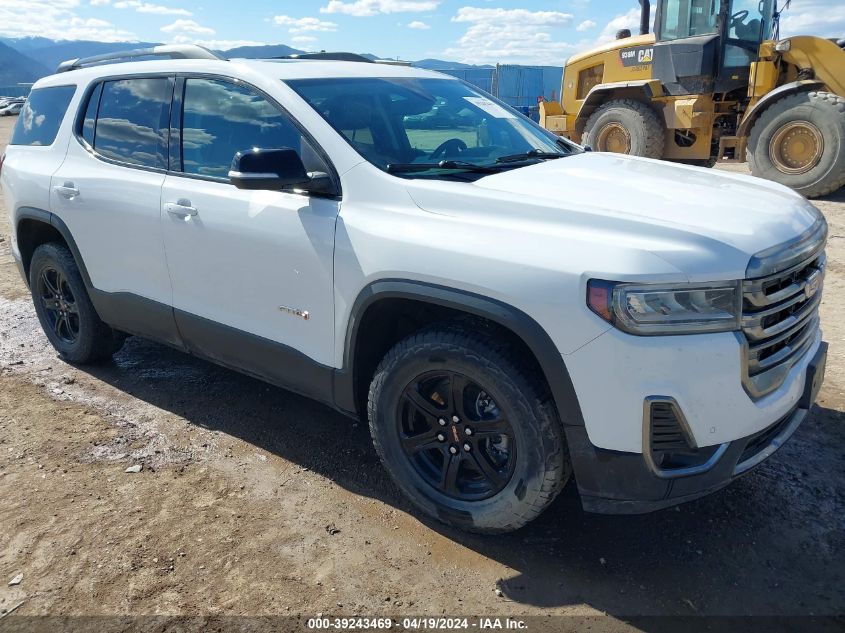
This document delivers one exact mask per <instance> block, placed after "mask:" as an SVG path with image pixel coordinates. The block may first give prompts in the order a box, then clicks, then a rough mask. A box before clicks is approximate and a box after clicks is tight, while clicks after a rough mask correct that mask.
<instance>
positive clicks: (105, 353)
mask: <svg viewBox="0 0 845 633" xmlns="http://www.w3.org/2000/svg"><path fill="white" fill-rule="evenodd" d="M29 287H30V290H31V292H32V301H33V303H34V305H35V312H36V314H37V315H38V320H39V322H40V323H41V328H42V329H43V330H44V333H45V334H46V335H47V339H48V340H49V341H50V343H51V344H52V345H53V347H54V348H55V349H56V351H57V352H58V353H59V356H61V357H62V358H63V359H64V360H66V361H67V362H69V363H73V364H79V365H84V364H87V363H93V362H97V361H101V360H105V359H107V358H110V357H111V355H112V354H114V353H115V352H117V351H118V350H119V349H120V348H121V347H122V345H123V341H124V340H125V339H126V336H125V335H124V334H123V333H121V332H117V331H115V330H112V328H110V327H109V326H108V325H106V324H105V323H103V322H102V321H101V320H100V317H99V316H98V315H97V311H96V310H95V309H94V306H93V305H92V304H91V299H90V298H89V297H88V292H87V290H86V289H85V283H84V282H83V281H82V275H81V274H80V272H79V267H78V266H77V265H76V260H74V258H73V255H72V254H71V252H70V251H69V250H68V249H67V247H65V246H63V245H61V244H42V245H41V246H39V247H38V248H36V249H35V252H34V253H33V255H32V261H31V263H30V266H29Z"/></svg>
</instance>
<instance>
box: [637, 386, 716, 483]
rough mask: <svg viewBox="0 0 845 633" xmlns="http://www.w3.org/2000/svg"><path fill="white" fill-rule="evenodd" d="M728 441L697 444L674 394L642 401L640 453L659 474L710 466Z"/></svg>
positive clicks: (664, 475)
mask: <svg viewBox="0 0 845 633" xmlns="http://www.w3.org/2000/svg"><path fill="white" fill-rule="evenodd" d="M727 447H728V444H722V445H716V446H708V447H705V448H698V447H697V446H696V443H695V439H694V438H693V436H692V433H691V431H690V428H689V425H688V424H687V421H686V418H684V414H683V413H682V412H681V408H680V407H679V406H678V403H677V402H675V400H674V398H669V397H666V396H652V397H650V398H647V399H646V401H645V416H644V420H643V454H644V457H645V459H646V462H647V463H648V465H649V467H650V468H651V470H652V471H653V472H654V473H655V474H656V475H657V476H658V477H662V478H672V477H686V476H689V475H696V474H699V473H702V472H705V471H707V470H709V469H710V468H712V467H713V466H714V465H715V463H716V462H717V461H718V460H719V458H720V457H721V456H722V455H723V454H724V452H725V450H726V449H727Z"/></svg>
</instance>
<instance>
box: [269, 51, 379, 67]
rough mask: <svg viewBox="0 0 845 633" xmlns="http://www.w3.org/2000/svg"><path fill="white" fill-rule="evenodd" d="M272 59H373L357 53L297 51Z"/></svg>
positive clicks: (353, 60) (359, 60)
mask: <svg viewBox="0 0 845 633" xmlns="http://www.w3.org/2000/svg"><path fill="white" fill-rule="evenodd" d="M273 59H322V60H326V61H334V62H362V63H365V64H372V63H373V60H372V59H370V58H369V57H364V56H363V55H359V54H358V53H344V52H339V53H326V52H323V53H299V54H297V55H284V56H282V57H274V58H273Z"/></svg>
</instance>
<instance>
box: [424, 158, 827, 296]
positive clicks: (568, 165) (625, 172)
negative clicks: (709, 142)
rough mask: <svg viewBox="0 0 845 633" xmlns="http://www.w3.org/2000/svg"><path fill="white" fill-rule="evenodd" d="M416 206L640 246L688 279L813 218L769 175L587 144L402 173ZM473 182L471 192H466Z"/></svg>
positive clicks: (732, 269) (733, 261) (732, 272)
mask: <svg viewBox="0 0 845 633" xmlns="http://www.w3.org/2000/svg"><path fill="white" fill-rule="evenodd" d="M410 182H411V185H410V186H409V193H410V194H411V197H412V198H413V199H414V201H415V202H416V203H417V205H419V206H420V207H421V208H422V209H424V210H427V211H431V212H435V213H444V214H447V215H456V214H457V215H461V214H464V215H471V214H474V213H478V214H483V215H484V216H487V217H489V218H490V219H491V221H495V219H496V218H497V217H498V218H499V219H502V218H504V217H507V216H510V217H511V218H513V217H514V216H516V217H517V218H519V220H520V222H519V224H518V226H520V228H522V229H523V230H532V224H535V223H539V224H540V225H541V226H542V230H543V231H554V232H559V234H560V235H561V236H566V235H578V236H579V238H578V239H583V236H584V235H585V230H586V231H587V233H588V234H589V238H588V239H592V240H597V241H599V242H601V243H603V244H606V243H607V240H612V241H615V242H619V243H622V244H624V245H625V247H628V248H632V247H633V248H640V249H643V250H648V251H650V252H652V253H654V254H655V255H657V256H659V257H661V258H662V259H664V260H665V261H667V262H669V263H671V264H672V265H673V266H674V267H676V268H677V269H678V270H680V271H682V272H684V273H686V274H687V276H688V277H689V278H690V279H691V280H696V279H703V278H707V277H708V276H709V277H710V278H713V275H714V273H716V274H721V275H723V276H724V277H732V278H737V276H739V277H742V276H744V274H745V268H746V266H747V264H748V261H749V259H750V258H751V256H753V255H754V254H756V253H759V252H760V251H763V250H765V249H768V248H771V247H772V246H775V245H777V244H781V243H784V242H787V241H790V240H793V239H795V238H796V237H797V236H798V235H800V234H801V233H803V232H804V231H806V230H807V229H809V228H810V227H811V226H812V225H813V224H814V223H815V222H816V221H817V220H818V218H819V217H820V213H819V211H818V210H817V209H816V208H815V207H813V206H812V205H811V204H810V203H809V202H807V200H805V199H804V198H803V197H802V196H800V195H799V194H797V193H795V192H794V191H792V190H791V189H788V188H786V187H784V186H782V185H778V184H776V183H772V182H769V181H765V180H761V179H758V178H753V177H750V176H743V175H740V174H733V173H729V172H722V171H714V170H710V169H704V168H698V167H689V166H686V165H677V164H672V163H667V162H662V161H656V160H650V159H644V158H636V157H631V156H623V155H618V154H605V153H598V152H585V153H583V154H576V155H574V156H570V157H567V158H561V159H556V160H549V161H545V162H542V163H538V164H536V165H531V166H528V167H523V168H519V169H513V170H510V171H507V172H503V173H499V174H494V175H490V176H486V177H484V178H481V179H479V180H477V181H476V182H474V183H472V184H471V185H467V184H464V183H454V182H447V181H430V180H427V181H423V180H414V181H410ZM470 190H471V191H470Z"/></svg>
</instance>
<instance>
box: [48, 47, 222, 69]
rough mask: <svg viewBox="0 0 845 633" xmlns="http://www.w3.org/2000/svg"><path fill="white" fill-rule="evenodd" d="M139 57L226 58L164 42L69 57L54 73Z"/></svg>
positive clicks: (198, 48)
mask: <svg viewBox="0 0 845 633" xmlns="http://www.w3.org/2000/svg"><path fill="white" fill-rule="evenodd" d="M139 57H167V58H169V59H218V60H224V61H225V60H226V58H225V57H222V56H221V55H218V54H217V53H215V52H214V51H210V50H209V49H207V48H205V47H204V46H199V45H197V44H166V45H163V46H153V47H152V48H137V49H135V50H131V51H117V52H115V53H106V54H104V55H94V56H92V57H81V58H78V59H69V60H67V61H64V62H62V63H61V64H59V67H58V68H56V73H66V72H68V71H71V70H77V69H79V68H86V67H88V66H99V65H101V64H107V63H109V62H118V61H131V60H133V59H138V58H139Z"/></svg>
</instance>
